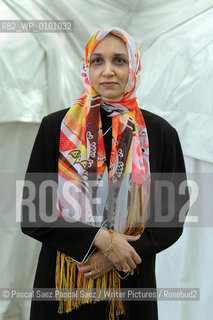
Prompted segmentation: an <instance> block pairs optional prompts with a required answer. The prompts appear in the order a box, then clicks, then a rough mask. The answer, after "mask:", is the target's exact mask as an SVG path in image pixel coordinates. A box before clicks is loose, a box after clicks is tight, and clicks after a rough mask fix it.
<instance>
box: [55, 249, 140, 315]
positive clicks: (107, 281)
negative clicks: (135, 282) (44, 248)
mask: <svg viewBox="0 0 213 320" xmlns="http://www.w3.org/2000/svg"><path fill="white" fill-rule="evenodd" d="M132 272H133V270H132ZM132 272H131V274H132ZM133 273H134V272H133ZM55 287H56V290H60V292H61V293H62V295H64V294H65V295H66V296H67V297H69V299H63V298H60V293H59V295H58V296H56V299H57V300H58V301H59V307H58V313H65V312H66V313H68V312H71V311H72V310H74V309H78V308H79V307H80V306H81V305H83V304H86V303H96V302H98V301H100V300H104V295H103V291H101V293H102V294H101V295H100V290H101V289H102V290H103V289H107V290H109V294H110V293H111V291H110V289H117V290H118V291H119V293H120V278H119V276H118V275H117V273H116V272H115V270H111V271H110V272H108V273H107V274H105V275H103V276H101V277H99V278H98V279H96V280H93V279H91V278H86V277H84V276H83V273H82V272H78V271H77V263H76V262H75V261H74V260H72V259H71V258H70V257H68V256H66V255H65V254H64V253H61V252H60V251H57V258H56V274H55ZM82 289H83V290H85V291H84V294H83V295H82V294H81V290H82ZM93 289H96V298H95V299H93V297H92V290H93ZM99 296H100V298H97V297H99ZM119 296H120V295H119ZM124 314H125V309H124V302H123V301H122V300H117V299H115V298H113V296H112V299H111V300H110V301H109V316H108V320H115V319H116V317H118V316H120V315H124Z"/></svg>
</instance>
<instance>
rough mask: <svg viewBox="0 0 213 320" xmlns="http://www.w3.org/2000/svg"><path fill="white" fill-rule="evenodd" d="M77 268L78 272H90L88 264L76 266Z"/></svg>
mask: <svg viewBox="0 0 213 320" xmlns="http://www.w3.org/2000/svg"><path fill="white" fill-rule="evenodd" d="M77 268H78V271H79V272H87V271H90V270H91V266H90V265H89V264H88V265H83V266H79V265H78V264H77Z"/></svg>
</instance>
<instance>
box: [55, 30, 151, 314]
mask: <svg viewBox="0 0 213 320" xmlns="http://www.w3.org/2000/svg"><path fill="white" fill-rule="evenodd" d="M109 33H111V34H114V35H116V36H117V37H119V38H121V39H122V40H123V41H124V42H125V44H126V47H127V51H128V58H129V76H128V80H127V84H126V88H125V90H124V92H123V93H122V95H121V96H120V97H119V98H117V99H114V100H109V99H106V98H105V97H102V96H100V95H99V94H98V92H96V91H95V89H94V88H93V86H92V83H91V81H90V77H89V68H90V58H91V54H92V52H93V50H94V48H95V47H96V45H97V44H98V43H99V42H100V41H101V40H102V39H103V38H104V37H106V36H107V35H108V34H109ZM140 71H141V63H140V57H139V52H138V49H137V46H136V44H135V41H134V40H133V39H132V37H131V36H130V35H129V34H128V33H127V32H125V31H124V30H122V29H120V28H117V27H109V28H105V29H103V30H98V31H97V32H95V33H94V34H93V35H92V37H91V39H90V40H89V42H88V43H87V45H86V47H85V57H84V58H83V61H82V77H83V81H84V86H85V90H86V92H85V93H84V94H83V95H82V96H81V97H80V98H79V99H78V100H77V101H76V102H75V103H74V104H73V105H72V106H71V108H70V109H69V111H68V112H67V114H66V115H65V117H64V119H63V121H62V123H61V132H60V146H59V162H58V211H59V215H60V216H61V217H64V218H66V220H69V221H71V222H72V221H81V222H83V223H85V224H89V225H94V226H100V227H104V228H107V229H110V230H114V231H116V232H119V233H125V234H129V235H137V234H138V233H142V232H143V230H144V228H145V221H146V210H147V205H148V201H149V193H150V167H149V145H148V135H147V130H146V125H145V121H144V118H143V115H142V113H141V110H140V109H139V106H138V103H137V99H136V97H135V90H136V88H137V86H138V83H139V79H140ZM100 108H103V109H104V110H105V111H107V113H108V116H109V117H112V145H111V155H110V164H109V169H108V167H107V162H106V154H105V146H104V139H103V131H102V122H101V115H100ZM92 197H93V199H92ZM94 197H95V198H96V201H92V200H94ZM70 199H73V201H70ZM72 203H75V205H74V206H72ZM87 259H88V254H87V255H86V256H85V257H84V259H83V261H81V262H85V260H87ZM77 262H80V261H77ZM66 287H67V288H76V287H78V288H81V287H83V288H111V287H115V288H119V287H120V278H119V276H118V274H117V273H116V271H115V270H114V269H113V270H112V271H110V272H108V274H106V275H104V276H102V277H100V278H99V279H97V280H92V279H85V278H84V277H83V276H82V274H81V273H77V269H76V261H75V260H74V259H72V257H68V256H66V255H65V254H63V253H60V252H59V251H58V253H57V266H56V288H66ZM88 302H92V301H91V300H88V301H85V300H80V299H78V300H70V301H60V304H59V312H61V313H62V312H69V311H71V310H72V309H74V308H78V307H79V306H80V305H81V304H84V303H88ZM123 313H124V309H123V304H122V301H119V300H117V301H111V304H110V315H109V319H114V318H115V314H117V315H119V314H123Z"/></svg>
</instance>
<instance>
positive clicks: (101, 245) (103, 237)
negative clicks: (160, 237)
mask: <svg viewBox="0 0 213 320" xmlns="http://www.w3.org/2000/svg"><path fill="white" fill-rule="evenodd" d="M111 236H112V235H111V234H110V233H109V232H108V231H107V230H104V229H102V230H100V232H99V233H98V235H97V236H96V239H95V241H94V245H95V246H96V247H97V248H98V249H100V250H102V251H105V250H106V249H107V248H108V246H109V243H110V237H111ZM140 236H141V235H140V234H139V235H137V236H129V235H125V234H119V237H116V239H115V243H114V247H113V248H112V250H111V251H110V252H109V254H108V256H107V258H108V260H110V261H111V262H112V263H113V265H114V266H115V267H116V268H117V269H118V270H119V271H122V270H129V271H130V270H131V269H135V268H136V267H137V265H138V264H140V263H141V258H140V257H139V255H138V254H137V252H136V251H135V249H134V248H133V247H132V246H131V245H130V244H129V243H128V241H136V240H138V239H140ZM126 272H127V271H126Z"/></svg>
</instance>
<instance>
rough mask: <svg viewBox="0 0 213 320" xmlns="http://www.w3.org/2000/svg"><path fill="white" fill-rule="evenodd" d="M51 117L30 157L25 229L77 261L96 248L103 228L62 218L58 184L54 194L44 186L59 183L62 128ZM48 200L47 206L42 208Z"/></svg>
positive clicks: (27, 232) (24, 195)
mask: <svg viewBox="0 0 213 320" xmlns="http://www.w3.org/2000/svg"><path fill="white" fill-rule="evenodd" d="M50 119H51V118H50V117H49V116H47V117H44V118H43V120H42V122H41V125H40V128H39V131H38V134H37V137H36V140H35V143H34V146H33V150H32V153H31V157H30V160H29V164H28V168H27V173H26V176H25V187H24V192H23V200H22V223H21V229H22V232H23V233H25V234H26V235H28V236H30V237H32V238H34V239H36V240H38V241H41V242H42V243H43V244H44V245H47V246H50V247H52V248H54V249H57V250H60V251H61V252H63V253H65V254H67V255H69V256H70V257H72V258H73V259H74V260H76V261H77V262H84V261H86V260H87V259H88V257H89V256H90V255H91V253H92V252H93V251H94V250H95V247H94V246H93V242H94V240H95V237H96V235H97V234H98V232H99V230H100V228H97V227H92V226H91V227H90V226H88V225H86V224H83V223H81V222H74V223H70V222H67V221H65V220H64V219H63V218H59V217H58V213H57V209H56V205H55V203H56V201H55V200H56V189H57V187H55V188H53V189H54V190H53V192H52V194H51V193H50V192H49V193H48V189H46V190H45V189H43V188H42V187H41V186H42V183H43V185H44V183H47V182H48V183H49V182H50V181H51V185H55V186H57V167H58V150H57V147H56V135H57V133H56V132H55V131H57V130H59V128H58V129H57V130H56V128H55V125H54V123H53V121H51V120H50ZM57 123H58V121H57ZM41 190H42V191H41ZM44 191H47V193H46V194H45V195H44ZM34 192H35V195H34ZM30 193H31V194H30ZM32 194H33V195H32ZM32 198H33V200H31V199H32ZM44 199H46V200H45V201H43V202H46V207H45V208H43V207H42V200H44ZM53 213H54V214H53Z"/></svg>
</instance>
